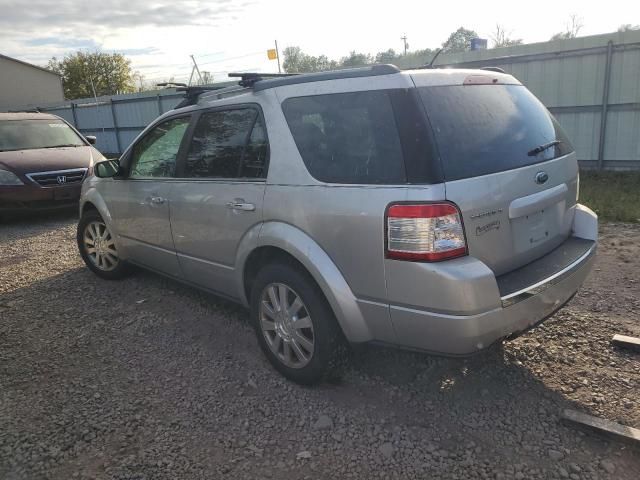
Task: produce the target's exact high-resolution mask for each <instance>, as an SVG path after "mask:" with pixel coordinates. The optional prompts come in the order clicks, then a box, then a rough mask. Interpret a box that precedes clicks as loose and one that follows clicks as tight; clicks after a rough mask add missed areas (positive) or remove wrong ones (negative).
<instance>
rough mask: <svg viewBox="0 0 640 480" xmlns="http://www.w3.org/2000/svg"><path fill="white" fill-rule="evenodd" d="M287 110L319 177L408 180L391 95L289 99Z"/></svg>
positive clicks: (333, 180) (305, 156) (354, 181)
mask: <svg viewBox="0 0 640 480" xmlns="http://www.w3.org/2000/svg"><path fill="white" fill-rule="evenodd" d="M282 109H283V111H284V114H285V117H286V119H287V123H288V124H289V129H290V130H291V134H292V135H293V139H294V140H295V142H296V146H297V147H298V151H299V152H300V155H301V156H302V160H303V161H304V163H305V165H306V167H307V169H308V170H309V173H311V175H312V176H313V177H314V178H316V179H318V180H320V181H322V182H328V183H345V184H385V183H386V184H394V183H396V184H397V183H405V182H406V181H407V178H406V173H405V166H404V159H403V151H402V146H401V142H400V136H399V134H398V128H397V127H396V123H395V119H394V110H393V107H392V101H391V97H390V93H389V92H388V91H366V92H355V93H338V94H328V95H314V96H309V97H296V98H289V99H287V100H285V101H284V102H283V104H282Z"/></svg>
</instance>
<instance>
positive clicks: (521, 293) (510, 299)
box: [500, 243, 597, 307]
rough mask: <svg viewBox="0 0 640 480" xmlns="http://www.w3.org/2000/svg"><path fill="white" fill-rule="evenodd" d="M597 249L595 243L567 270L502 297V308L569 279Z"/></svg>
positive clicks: (567, 267)
mask: <svg viewBox="0 0 640 480" xmlns="http://www.w3.org/2000/svg"><path fill="white" fill-rule="evenodd" d="M596 247H597V244H596V243H594V244H593V245H592V246H591V248H589V250H587V251H586V252H585V253H584V254H583V255H582V256H580V258H578V259H577V260H576V261H575V262H573V263H571V264H570V265H567V266H566V267H565V268H563V269H562V270H560V271H558V272H556V273H554V274H553V275H551V276H549V277H547V278H545V279H543V280H540V281H539V282H536V283H534V284H533V285H529V286H528V287H526V288H523V289H521V290H518V291H516V292H513V293H510V294H509V295H505V296H504V297H500V300H501V301H502V306H503V307H509V306H511V305H514V304H516V303H518V302H521V301H523V300H526V299H527V298H530V297H532V296H533V295H537V294H539V293H540V292H543V291H544V290H546V289H547V288H549V287H552V286H553V285H556V284H558V283H560V282H561V281H562V280H564V279H565V278H566V277H568V276H569V275H571V274H572V273H573V272H575V271H576V270H577V269H579V268H580V267H581V266H582V264H583V263H584V262H585V260H587V259H588V258H589V257H590V256H591V255H593V254H594V253H595V251H596Z"/></svg>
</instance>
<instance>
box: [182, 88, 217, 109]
mask: <svg viewBox="0 0 640 480" xmlns="http://www.w3.org/2000/svg"><path fill="white" fill-rule="evenodd" d="M227 87H228V85H194V86H191V87H189V86H187V85H184V84H183V86H179V87H178V88H176V92H185V96H184V100H182V101H181V102H180V103H178V104H177V105H176V106H175V107H173V108H174V110H175V109H177V108H182V107H188V106H189V105H195V104H196V103H198V97H199V96H200V95H202V94H203V93H205V92H211V91H214V90H222V89H223V88H227Z"/></svg>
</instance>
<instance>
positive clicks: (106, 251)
mask: <svg viewBox="0 0 640 480" xmlns="http://www.w3.org/2000/svg"><path fill="white" fill-rule="evenodd" d="M83 243H84V248H85V251H86V252H87V256H88V257H89V259H90V260H91V263H93V265H95V266H96V267H97V268H99V269H100V270H102V271H105V272H109V271H111V270H113V269H114V268H116V267H117V266H118V262H119V258H118V251H117V250H116V245H115V242H114V240H113V236H112V235H111V232H110V231H109V229H108V228H107V226H106V225H105V223H104V222H102V221H100V220H94V221H92V222H89V223H88V224H87V226H86V227H85V229H84V235H83Z"/></svg>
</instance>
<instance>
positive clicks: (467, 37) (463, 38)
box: [442, 27, 478, 53]
mask: <svg viewBox="0 0 640 480" xmlns="http://www.w3.org/2000/svg"><path fill="white" fill-rule="evenodd" d="M472 38H478V34H477V33H476V32H474V31H473V30H467V29H466V28H464V27H460V28H459V29H458V30H456V31H455V32H453V33H452V34H451V35H449V38H448V39H447V41H446V42H444V43H443V44H442V53H457V52H466V51H467V50H471V39H472Z"/></svg>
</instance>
